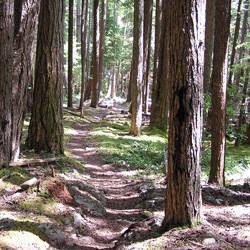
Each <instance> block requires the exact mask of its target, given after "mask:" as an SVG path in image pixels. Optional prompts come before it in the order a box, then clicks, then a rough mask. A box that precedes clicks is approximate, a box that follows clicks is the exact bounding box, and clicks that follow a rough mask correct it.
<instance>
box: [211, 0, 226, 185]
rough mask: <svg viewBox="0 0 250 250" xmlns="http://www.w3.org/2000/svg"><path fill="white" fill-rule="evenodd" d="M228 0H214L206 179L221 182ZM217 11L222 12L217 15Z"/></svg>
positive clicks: (223, 149)
mask: <svg viewBox="0 0 250 250" xmlns="http://www.w3.org/2000/svg"><path fill="white" fill-rule="evenodd" d="M230 10H231V1H230V0H224V1H221V0H216V3H215V30H214V32H215V37H214V53H213V54H214V56H213V70H212V77H211V82H212V85H211V89H212V110H211V112H212V120H211V168H210V174H209V183H214V184H218V185H224V182H225V180H224V168H225V152H226V87H227V52H228V36H229V28H230ZM221 13H224V14H223V15H221Z"/></svg>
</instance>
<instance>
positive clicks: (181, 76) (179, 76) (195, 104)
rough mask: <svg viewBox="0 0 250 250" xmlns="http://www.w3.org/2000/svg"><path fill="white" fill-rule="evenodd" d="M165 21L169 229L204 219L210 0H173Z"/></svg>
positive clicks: (167, 207) (170, 0)
mask: <svg viewBox="0 0 250 250" xmlns="http://www.w3.org/2000/svg"><path fill="white" fill-rule="evenodd" d="M180 11H181V12H180ZM165 22H166V23H167V30H168V38H167V41H168V42H167V48H168V50H167V51H165V53H167V56H168V64H167V68H166V70H167V75H168V78H166V81H167V82H168V84H167V85H168V86H169V99H170V100H169V133H168V175H167V183H168V185H167V196H166V207H165V218H164V221H163V229H165V230H166V229H169V228H172V227H177V226H192V225H195V224H196V223H197V222H198V221H199V220H200V209H201V184H200V173H201V170H200V156H201V144H202V125H203V124H202V114H203V111H202V102H203V101H202V97H203V59H204V58H203V57H204V46H203V45H202V44H203V42H204V25H205V1H202V0H185V1H175V0H169V1H168V2H167V14H166V20H165Z"/></svg>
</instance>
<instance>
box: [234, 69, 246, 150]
mask: <svg viewBox="0 0 250 250" xmlns="http://www.w3.org/2000/svg"><path fill="white" fill-rule="evenodd" d="M248 83H249V68H247V69H246V73H245V80H244V86H243V91H242V95H241V96H242V100H241V103H240V113H239V116H238V123H237V128H236V131H237V137H236V139H235V143H234V145H235V146H236V147H237V146H239V145H240V144H241V141H242V138H241V128H242V125H243V124H245V123H246V122H245V121H246V117H245V113H246V108H247V107H246V96H247V88H248Z"/></svg>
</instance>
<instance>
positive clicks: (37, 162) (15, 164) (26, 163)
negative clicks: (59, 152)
mask: <svg viewBox="0 0 250 250" xmlns="http://www.w3.org/2000/svg"><path fill="white" fill-rule="evenodd" d="M60 159H61V158H60V157H53V158H46V159H33V160H20V161H17V162H11V163H10V164H9V166H10V167H26V166H30V165H40V164H49V163H55V162H57V161H58V160H60Z"/></svg>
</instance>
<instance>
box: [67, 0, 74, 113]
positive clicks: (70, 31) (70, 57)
mask: <svg viewBox="0 0 250 250" xmlns="http://www.w3.org/2000/svg"><path fill="white" fill-rule="evenodd" d="M68 26H69V28H68V107H69V108H72V107H73V27H74V0H69V21H68Z"/></svg>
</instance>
